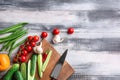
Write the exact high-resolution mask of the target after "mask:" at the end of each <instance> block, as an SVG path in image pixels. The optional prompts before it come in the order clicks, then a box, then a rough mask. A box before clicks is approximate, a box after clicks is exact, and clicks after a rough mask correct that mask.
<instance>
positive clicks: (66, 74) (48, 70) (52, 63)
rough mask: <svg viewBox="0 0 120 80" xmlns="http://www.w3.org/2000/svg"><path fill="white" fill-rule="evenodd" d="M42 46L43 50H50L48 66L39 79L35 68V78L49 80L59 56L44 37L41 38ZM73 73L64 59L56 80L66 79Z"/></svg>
mask: <svg viewBox="0 0 120 80" xmlns="http://www.w3.org/2000/svg"><path fill="white" fill-rule="evenodd" d="M42 48H43V51H44V52H45V51H46V50H49V49H50V50H52V55H51V58H50V61H49V63H48V66H47V67H46V70H45V72H44V73H43V77H42V78H41V79H40V78H39V76H38V72H37V71H38V70H36V78H37V80H50V74H51V72H52V70H53V68H54V66H55V64H56V63H57V61H58V59H59V58H60V54H59V53H58V52H57V51H56V50H55V49H54V48H53V46H52V45H51V44H50V43H49V42H48V41H47V40H45V39H43V40H42ZM31 55H32V54H30V55H29V57H28V59H27V61H28V60H29V58H30V57H31ZM73 73H74V70H73V68H72V67H71V66H70V65H69V64H68V63H67V62H66V61H65V63H64V65H63V67H62V70H61V72H60V75H59V76H58V80H67V79H68V78H69V77H70V76H71V75H72V74H73Z"/></svg>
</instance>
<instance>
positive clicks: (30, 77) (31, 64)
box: [27, 55, 37, 80]
mask: <svg viewBox="0 0 120 80" xmlns="http://www.w3.org/2000/svg"><path fill="white" fill-rule="evenodd" d="M36 62H37V55H32V58H31V60H29V61H28V66H27V80H34V77H35V72H36Z"/></svg>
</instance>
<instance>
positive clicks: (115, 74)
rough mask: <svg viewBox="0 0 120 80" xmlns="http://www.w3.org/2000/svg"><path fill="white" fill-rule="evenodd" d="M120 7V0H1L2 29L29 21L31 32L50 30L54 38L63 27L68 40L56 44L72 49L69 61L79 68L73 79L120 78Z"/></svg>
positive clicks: (60, 47)
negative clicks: (54, 34)
mask: <svg viewBox="0 0 120 80" xmlns="http://www.w3.org/2000/svg"><path fill="white" fill-rule="evenodd" d="M119 10H120V0H19V1H18V0H1V1H0V29H3V28H5V27H8V26H10V25H12V24H16V23H19V22H28V23H29V25H27V26H26V28H29V29H30V30H29V32H32V34H33V33H35V34H37V35H40V33H41V32H42V31H47V32H48V33H49V37H48V38H47V40H48V41H51V38H52V34H51V32H52V30H53V29H54V28H56V27H59V28H60V30H61V37H63V38H64V39H65V40H64V42H62V43H60V44H57V45H55V44H53V46H54V47H55V49H56V50H57V51H59V52H60V53H63V52H64V50H65V49H67V48H68V49H69V54H68V56H67V59H66V60H67V61H68V62H69V64H71V65H72V67H73V68H74V69H75V73H74V74H73V75H72V76H71V77H70V78H69V80H120V11H119ZM69 27H74V28H75V33H74V34H73V35H68V34H67V33H66V31H67V29H68V28H69ZM29 35H30V34H29Z"/></svg>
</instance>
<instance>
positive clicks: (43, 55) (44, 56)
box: [42, 53, 47, 62]
mask: <svg viewBox="0 0 120 80" xmlns="http://www.w3.org/2000/svg"><path fill="white" fill-rule="evenodd" d="M46 58H47V54H46V53H44V54H42V61H43V62H45V60H46Z"/></svg>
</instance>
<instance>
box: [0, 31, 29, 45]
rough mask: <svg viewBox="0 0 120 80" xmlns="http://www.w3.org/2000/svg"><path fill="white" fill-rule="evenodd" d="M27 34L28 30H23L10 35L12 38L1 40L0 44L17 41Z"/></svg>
mask: <svg viewBox="0 0 120 80" xmlns="http://www.w3.org/2000/svg"><path fill="white" fill-rule="evenodd" d="M26 32H27V30H22V31H19V32H17V33H16V34H13V35H10V36H8V37H5V38H1V39H0V43H3V42H6V41H10V40H13V39H16V38H18V37H20V36H22V35H24V34H26Z"/></svg>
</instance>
